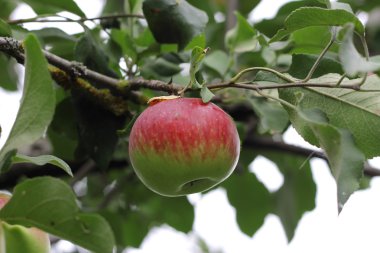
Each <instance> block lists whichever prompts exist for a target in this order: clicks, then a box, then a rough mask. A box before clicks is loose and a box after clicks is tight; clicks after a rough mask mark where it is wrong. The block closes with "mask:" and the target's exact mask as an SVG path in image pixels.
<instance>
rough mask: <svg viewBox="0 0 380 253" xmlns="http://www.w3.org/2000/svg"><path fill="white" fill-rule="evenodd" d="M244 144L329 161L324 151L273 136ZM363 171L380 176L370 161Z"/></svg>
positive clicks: (251, 139)
mask: <svg viewBox="0 0 380 253" xmlns="http://www.w3.org/2000/svg"><path fill="white" fill-rule="evenodd" d="M243 146H245V147H248V148H257V147H259V148H263V149H270V150H276V151H282V152H287V153H290V154H296V155H300V156H304V157H310V158H320V159H323V160H325V161H326V162H328V160H327V156H326V155H325V153H324V152H321V151H315V150H312V149H307V148H303V147H299V146H295V145H291V144H287V143H285V142H281V141H274V140H273V139H272V138H268V137H260V136H254V137H249V138H247V139H246V140H245V141H244V143H243ZM363 172H364V175H366V176H369V177H375V176H380V169H378V168H374V167H372V166H370V165H369V164H368V163H365V164H364V168H363Z"/></svg>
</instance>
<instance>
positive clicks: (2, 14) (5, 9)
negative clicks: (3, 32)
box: [0, 0, 18, 20]
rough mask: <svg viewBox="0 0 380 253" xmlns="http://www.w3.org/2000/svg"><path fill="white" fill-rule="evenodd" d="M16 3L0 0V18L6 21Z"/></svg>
mask: <svg viewBox="0 0 380 253" xmlns="http://www.w3.org/2000/svg"><path fill="white" fill-rule="evenodd" d="M17 4H18V3H17V2H16V1H9V0H0V6H1V9H0V18H2V19H4V20H7V19H8V18H9V16H10V14H11V13H12V12H13V11H14V9H15V8H16V6H17Z"/></svg>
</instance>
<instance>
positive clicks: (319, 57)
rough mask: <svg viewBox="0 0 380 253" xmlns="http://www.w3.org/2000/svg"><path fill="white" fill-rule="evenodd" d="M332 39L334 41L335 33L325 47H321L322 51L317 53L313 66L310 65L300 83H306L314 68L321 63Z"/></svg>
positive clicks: (332, 42)
mask: <svg viewBox="0 0 380 253" xmlns="http://www.w3.org/2000/svg"><path fill="white" fill-rule="evenodd" d="M334 41H335V33H334V34H333V35H332V36H331V39H330V41H329V43H328V44H327V45H326V47H325V48H324V49H323V51H322V52H321V53H320V54H319V56H318V58H317V60H316V61H315V62H314V64H313V66H312V67H311V69H310V71H309V73H308V74H307V76H306V77H305V79H303V80H302V81H300V82H301V83H306V82H308V81H309V80H310V79H311V77H312V76H313V74H314V72H315V70H316V69H317V68H318V66H319V64H320V63H321V61H322V59H323V56H325V54H326V53H327V51H329V49H330V47H331V46H332V45H333V44H334Z"/></svg>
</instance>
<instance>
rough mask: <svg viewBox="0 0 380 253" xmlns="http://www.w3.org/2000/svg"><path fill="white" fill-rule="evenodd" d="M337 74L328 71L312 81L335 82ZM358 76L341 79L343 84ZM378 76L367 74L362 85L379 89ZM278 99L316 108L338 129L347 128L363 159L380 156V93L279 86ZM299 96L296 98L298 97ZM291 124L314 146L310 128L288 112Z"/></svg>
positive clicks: (366, 87)
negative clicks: (363, 155)
mask: <svg viewBox="0 0 380 253" xmlns="http://www.w3.org/2000/svg"><path fill="white" fill-rule="evenodd" d="M339 78H340V76H339V75H336V74H329V75H326V76H322V77H320V78H317V79H312V80H311V82H313V83H336V82H337V81H338V80H339ZM359 81H360V80H359V79H355V80H350V81H348V80H347V79H346V80H345V81H344V83H345V84H352V83H357V82H359ZM379 82H380V79H379V78H378V77H377V76H376V75H372V76H369V77H368V79H367V81H366V82H365V84H364V85H363V86H362V87H361V88H362V89H363V90H366V89H378V85H379ZM279 94H280V98H282V99H284V100H286V101H288V102H290V103H292V104H298V105H299V106H300V107H301V108H303V109H304V110H307V109H313V108H318V109H319V110H321V111H323V112H324V113H325V114H326V116H327V118H328V119H329V123H330V124H331V125H333V126H335V127H337V128H341V129H348V130H349V131H350V132H351V133H352V135H353V137H354V139H355V143H356V145H357V146H358V148H359V149H360V150H361V151H362V152H363V153H364V154H365V156H366V158H372V157H374V156H379V155H380V132H379V131H380V114H379V111H380V109H379V108H380V99H379V98H380V96H379V92H357V91H353V90H349V89H331V88H291V89H280V90H279ZM300 94H301V95H302V98H303V99H302V100H301V101H299V98H298V96H299V95H300ZM290 118H291V121H292V123H293V126H294V127H295V128H296V129H297V131H298V132H299V133H300V134H301V135H302V136H303V137H304V139H306V140H307V141H309V142H310V143H312V144H313V145H318V141H317V140H316V139H315V138H313V135H312V134H311V133H310V129H308V128H305V127H304V126H303V124H302V122H303V121H299V120H297V118H298V117H297V115H293V114H291V115H290Z"/></svg>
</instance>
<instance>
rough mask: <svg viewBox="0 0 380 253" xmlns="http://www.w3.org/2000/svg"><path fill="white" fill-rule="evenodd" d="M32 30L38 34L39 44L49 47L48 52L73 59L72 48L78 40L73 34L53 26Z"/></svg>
mask: <svg viewBox="0 0 380 253" xmlns="http://www.w3.org/2000/svg"><path fill="white" fill-rule="evenodd" d="M32 32H33V33H34V34H36V35H37V36H38V38H39V39H40V42H41V44H42V45H43V46H44V47H45V49H49V52H51V53H53V54H56V55H58V56H60V57H63V58H65V59H66V60H74V48H75V45H76V42H77V41H78V39H77V38H76V37H75V36H72V35H69V34H67V33H66V32H64V31H62V30H61V29H58V28H53V27H46V28H42V29H39V30H33V31H32Z"/></svg>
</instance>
